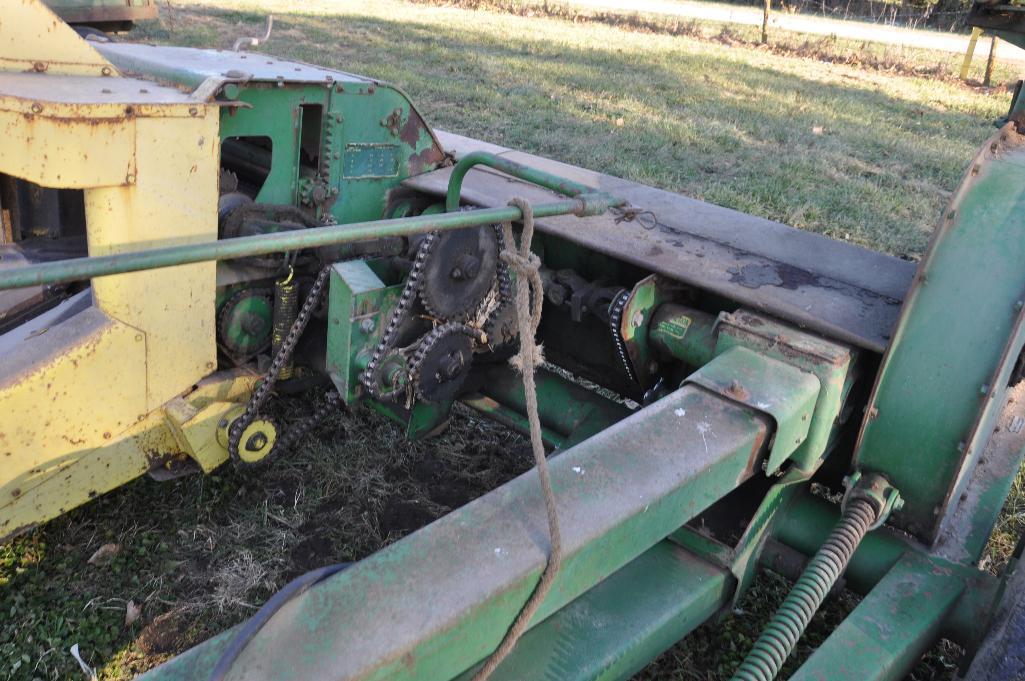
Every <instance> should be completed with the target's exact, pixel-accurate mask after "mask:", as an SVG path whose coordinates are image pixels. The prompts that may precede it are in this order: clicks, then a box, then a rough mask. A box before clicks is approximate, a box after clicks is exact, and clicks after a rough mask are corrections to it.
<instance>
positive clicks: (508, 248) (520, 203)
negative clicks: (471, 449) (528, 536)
mask: <svg viewBox="0 0 1025 681" xmlns="http://www.w3.org/2000/svg"><path fill="white" fill-rule="evenodd" d="M509 205H510V206H516V207H517V208H519V209H520V211H522V213H523V231H522V232H521V234H520V246H519V249H517V248H516V241H515V238H514V236H513V228H512V222H506V223H504V224H503V225H502V233H503V235H504V237H505V250H503V251H502V253H501V254H500V257H501V258H502V260H503V262H505V263H506V264H507V265H508V266H509V267H510V268H511V269H512V270H513V271H514V272H515V273H516V324H517V327H518V330H519V334H520V350H519V353H517V355H516V356H515V357H513V358H512V359H511V360H510V361H509V363H510V364H512V365H513V366H514V367H515V368H516V370H517V371H519V372H520V375H521V376H522V377H523V393H524V396H525V397H526V402H527V420H528V422H529V423H530V446H531V449H532V450H533V452H534V462H535V463H536V464H537V472H538V476H539V477H540V479H541V492H542V494H543V495H544V499H545V510H546V511H547V512H548V535H549V537H550V538H551V543H552V549H551V553H550V554H549V556H548V564H547V565H545V570H544V572H543V573H541V579H540V581H539V582H538V583H537V586H536V587H534V592H533V593H532V594H531V595H530V598H529V599H527V602H526V603H525V604H524V605H523V608H522V609H521V610H520V612H519V614H518V615H517V616H516V619H515V620H513V623H512V625H511V626H510V627H509V630H508V631H506V632H505V637H504V638H503V639H502V642H501V643H500V644H499V646H498V648H496V649H495V652H493V653H492V654H491V657H489V658H488V659H487V661H486V662H485V663H484V666H483V667H481V669H480V671H478V672H477V673H476V674H475V675H474V677H473V681H485V679H487V678H488V677H490V676H491V674H492V673H493V672H494V671H495V669H497V668H498V665H500V664H501V663H502V660H504V659H505V658H506V656H507V655H509V653H511V652H512V649H513V647H514V646H515V645H516V642H517V641H518V640H519V638H520V636H522V635H523V633H524V632H525V631H526V630H527V626H528V625H529V624H530V620H531V618H532V617H533V616H534V613H536V612H537V609H538V608H539V607H540V606H541V603H542V602H543V601H544V599H545V596H547V595H548V592H549V591H550V590H551V588H552V583H553V582H554V581H555V575H556V573H558V572H559V567H560V566H561V565H562V536H561V534H560V533H559V517H558V515H557V514H556V511H555V493H554V492H553V491H552V479H551V477H550V476H549V474H548V460H547V459H546V458H545V448H544V443H543V441H542V439H541V420H540V418H539V417H538V414H537V390H536V387H535V383H534V369H535V368H536V367H537V366H538V365H539V364H541V363H542V362H543V361H544V359H543V357H542V354H541V348H539V347H538V346H537V344H536V343H535V342H534V334H536V333H537V326H538V324H540V323H541V304H542V302H543V300H544V290H543V288H542V284H541V273H540V268H541V260H540V259H539V258H538V257H537V256H536V255H534V254H533V253H531V251H530V242H531V240H532V239H533V238H534V211H533V209H532V208H531V207H530V203H528V202H527V201H526V200H525V199H520V198H515V199H512V200H511V201H510V202H509ZM531 293H533V299H531Z"/></svg>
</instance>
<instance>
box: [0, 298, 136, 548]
mask: <svg viewBox="0 0 1025 681" xmlns="http://www.w3.org/2000/svg"><path fill="white" fill-rule="evenodd" d="M145 361H146V343H145V338H144V337H143V335H142V334H141V333H140V332H139V331H137V330H135V329H132V328H131V327H129V326H127V325H125V324H120V323H118V322H115V321H112V320H110V319H108V318H107V317H105V316H104V315H103V314H102V313H101V312H100V311H99V310H97V309H95V308H89V309H86V310H84V311H82V312H80V313H79V314H77V315H74V316H73V317H71V318H70V319H68V320H65V321H63V322H61V323H60V324H57V325H55V326H53V327H51V328H48V329H42V332H41V333H36V334H35V335H34V336H33V337H32V338H29V339H27V340H25V341H23V342H21V343H20V344H19V345H17V347H15V348H14V349H13V350H9V351H7V352H5V355H4V365H5V366H4V369H5V371H4V375H3V376H2V377H0V470H2V477H0V535H3V534H6V531H5V530H4V527H5V526H7V525H10V524H11V523H12V522H14V521H13V520H12V519H11V518H10V517H8V515H7V513H6V512H4V510H3V505H5V504H9V503H12V502H14V501H17V500H18V499H19V498H21V497H25V496H26V495H28V494H29V492H31V491H32V489H33V488H34V487H35V486H36V485H38V484H40V483H42V482H43V481H45V480H46V479H48V478H50V477H52V476H54V475H55V474H56V473H57V472H58V471H60V470H61V469H63V468H65V467H67V466H70V465H73V464H76V463H79V462H81V461H82V460H83V459H85V458H89V457H90V456H92V455H93V451H94V450H95V448H98V447H106V446H109V445H111V444H112V443H115V442H117V441H118V440H119V439H121V437H122V433H124V432H125V431H126V430H128V429H130V428H132V427H134V426H135V425H136V424H137V423H138V422H139V421H140V420H143V419H144V418H145V417H146V387H145V384H144V383H143V382H141V381H138V380H133V378H134V377H132V376H131V374H129V375H128V376H125V375H124V373H123V372H124V370H125V368H131V367H144V366H145ZM119 475H120V474H119ZM80 484H81V485H84V484H86V483H85V482H75V483H71V484H68V485H67V488H68V490H69V492H70V491H72V490H74V489H75V488H77V487H78V486H79V485H80ZM23 503H24V502H23ZM61 506H64V507H66V508H70V506H68V505H67V504H61Z"/></svg>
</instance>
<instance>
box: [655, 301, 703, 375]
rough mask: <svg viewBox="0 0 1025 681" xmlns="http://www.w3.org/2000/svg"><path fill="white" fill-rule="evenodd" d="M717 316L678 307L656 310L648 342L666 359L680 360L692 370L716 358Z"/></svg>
mask: <svg viewBox="0 0 1025 681" xmlns="http://www.w3.org/2000/svg"><path fill="white" fill-rule="evenodd" d="M715 324H716V316H715V315H711V314H709V313H707V312H702V311H700V310H694V309H691V308H688V307H685V306H683V305H677V304H676V303H665V304H663V305H660V306H659V307H658V309H657V310H655V313H654V315H653V316H652V318H651V324H650V325H649V327H648V342H649V343H650V344H651V346H652V348H654V350H655V352H656V353H657V354H659V355H660V356H661V357H662V358H664V359H669V358H672V359H678V360H680V361H682V362H686V363H687V364H689V365H690V366H692V367H700V366H704V365H705V364H707V363H708V362H710V361H712V358H713V357H715V341H716V339H715V336H716V329H715Z"/></svg>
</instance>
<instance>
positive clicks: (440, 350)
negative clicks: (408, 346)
mask: <svg viewBox="0 0 1025 681" xmlns="http://www.w3.org/2000/svg"><path fill="white" fill-rule="evenodd" d="M472 361H473V343H472V341H471V339H470V336H469V335H468V334H467V331H466V327H465V325H463V324H458V323H449V324H442V325H441V326H439V327H437V328H436V329H434V330H433V331H431V332H430V333H428V334H427V335H426V336H424V339H423V340H422V341H420V345H419V346H418V347H417V349H416V353H415V354H414V355H413V361H412V363H411V364H412V366H411V368H410V380H411V381H412V383H413V385H414V386H415V389H416V396H417V398H419V399H420V400H422V401H424V402H447V401H449V400H452V399H454V398H455V396H456V394H457V393H458V392H459V388H460V387H462V385H463V381H465V380H466V377H467V375H468V374H469V373H470V364H471V362H472Z"/></svg>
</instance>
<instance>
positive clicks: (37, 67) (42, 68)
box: [32, 61, 46, 73]
mask: <svg viewBox="0 0 1025 681" xmlns="http://www.w3.org/2000/svg"><path fill="white" fill-rule="evenodd" d="M32 68H33V69H34V70H35V71H36V73H42V72H43V71H45V70H46V64H45V63H43V62H41V61H37V62H36V63H35V64H33V65H32Z"/></svg>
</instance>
